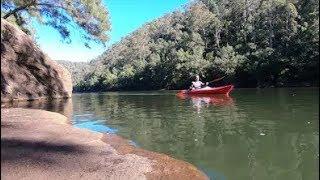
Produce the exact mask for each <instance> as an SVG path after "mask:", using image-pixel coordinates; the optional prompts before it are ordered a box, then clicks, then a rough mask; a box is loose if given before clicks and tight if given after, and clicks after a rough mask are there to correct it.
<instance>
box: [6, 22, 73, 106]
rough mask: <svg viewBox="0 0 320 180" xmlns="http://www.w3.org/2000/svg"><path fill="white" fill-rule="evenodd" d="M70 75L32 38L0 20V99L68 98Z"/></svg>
mask: <svg viewBox="0 0 320 180" xmlns="http://www.w3.org/2000/svg"><path fill="white" fill-rule="evenodd" d="M71 94H72V81H71V74H70V73H69V72H68V70H66V69H65V68H64V67H62V66H61V65H59V64H58V63H56V62H55V61H52V60H50V58H48V56H46V55H45V54H44V53H43V52H42V51H41V50H40V49H39V47H38V46H37V45H36V44H35V43H34V41H33V39H32V37H30V36H29V35H27V34H25V33H24V32H23V31H21V30H20V29H19V28H18V27H17V26H15V25H13V24H10V23H9V22H7V21H6V20H4V19H1V102H8V101H14V100H35V99H56V98H68V97H71Z"/></svg>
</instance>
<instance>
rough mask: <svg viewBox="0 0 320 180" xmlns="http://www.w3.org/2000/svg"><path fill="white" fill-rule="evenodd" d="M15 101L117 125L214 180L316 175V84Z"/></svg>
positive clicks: (89, 123) (103, 128) (104, 126)
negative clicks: (196, 94) (196, 93)
mask: <svg viewBox="0 0 320 180" xmlns="http://www.w3.org/2000/svg"><path fill="white" fill-rule="evenodd" d="M20 106H21V107H22V106H23V107H31V108H42V109H47V110H53V111H57V112H60V113H62V114H64V115H66V116H68V117H69V118H70V119H71V122H70V123H72V124H73V125H74V126H76V127H80V128H86V129H90V130H93V131H99V132H109V133H116V134H118V135H121V136H123V137H125V138H127V139H130V140H131V141H132V142H133V143H134V144H135V145H136V146H138V147H142V148H144V149H148V150H152V151H156V152H161V153H165V154H168V155H170V156H172V157H175V158H178V159H182V160H185V161H187V162H190V163H192V164H194V165H195V166H197V167H198V168H199V169H201V170H202V171H203V172H205V173H206V174H207V175H208V176H209V177H210V178H211V179H217V180H270V179H272V180H275V179H277V180H298V179H299V180H300V179H301V180H302V179H303V180H314V179H319V174H318V166H319V163H318V161H319V89H318V88H297V89H262V90H257V89H235V90H234V91H233V92H232V93H231V95H230V97H225V96H212V97H178V96H176V95H175V92H173V91H154V92H121V93H114V92H113V93H102V94H97V93H89V94H74V95H73V97H72V102H70V101H68V102H59V103H51V104H41V103H40V104H36V105H32V104H27V105H20Z"/></svg>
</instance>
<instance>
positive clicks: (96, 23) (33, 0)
mask: <svg viewBox="0 0 320 180" xmlns="http://www.w3.org/2000/svg"><path fill="white" fill-rule="evenodd" d="M1 17H2V18H4V19H7V20H8V21H10V22H13V23H15V24H17V25H18V26H20V27H21V29H22V30H24V31H25V32H26V33H29V34H31V33H32V31H34V29H33V28H32V26H31V23H30V22H31V20H33V19H35V20H37V22H39V23H41V24H44V25H48V26H51V27H53V28H54V29H56V30H57V31H58V32H59V33H60V34H61V36H62V38H64V39H68V38H69V36H70V28H71V27H72V26H74V25H76V26H78V27H76V28H80V29H82V31H81V36H82V37H83V38H84V39H85V40H86V41H85V45H86V46H89V42H91V41H94V42H98V43H104V42H106V41H107V40H108V36H107V34H106V32H107V31H109V30H110V24H109V17H108V12H107V10H106V8H105V7H104V6H103V4H102V2H101V0H91V1H88V0H55V1H51V0H1ZM68 40H69V41H70V39H68Z"/></svg>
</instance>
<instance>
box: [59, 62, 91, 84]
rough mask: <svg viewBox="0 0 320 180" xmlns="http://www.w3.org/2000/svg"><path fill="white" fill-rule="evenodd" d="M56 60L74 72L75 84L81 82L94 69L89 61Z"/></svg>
mask: <svg viewBox="0 0 320 180" xmlns="http://www.w3.org/2000/svg"><path fill="white" fill-rule="evenodd" d="M56 61H57V62H58V63H59V64H61V65H63V66H64V67H65V68H67V69H68V70H69V72H71V73H72V83H73V85H77V84H79V83H80V82H81V81H83V79H84V78H85V77H86V75H87V74H89V73H91V72H92V71H93V70H94V67H93V66H92V65H91V64H89V63H87V62H71V61H66V60H56Z"/></svg>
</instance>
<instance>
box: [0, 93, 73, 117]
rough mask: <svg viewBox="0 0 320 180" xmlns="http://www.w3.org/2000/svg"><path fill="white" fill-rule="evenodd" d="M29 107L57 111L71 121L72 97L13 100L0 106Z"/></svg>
mask: <svg viewBox="0 0 320 180" xmlns="http://www.w3.org/2000/svg"><path fill="white" fill-rule="evenodd" d="M2 107H4V108H30V109H42V110H47V111H51V112H57V113H60V114H62V115H64V116H66V117H67V118H68V120H69V123H71V119H72V112H73V108H72V99H71V98H68V99H53V100H33V101H13V102H7V103H2V104H1V108H2Z"/></svg>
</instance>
